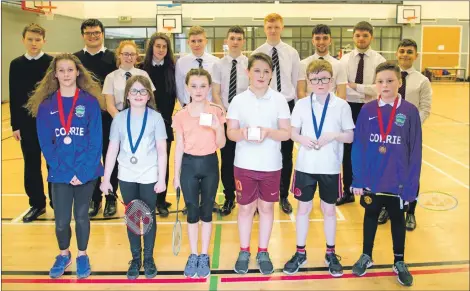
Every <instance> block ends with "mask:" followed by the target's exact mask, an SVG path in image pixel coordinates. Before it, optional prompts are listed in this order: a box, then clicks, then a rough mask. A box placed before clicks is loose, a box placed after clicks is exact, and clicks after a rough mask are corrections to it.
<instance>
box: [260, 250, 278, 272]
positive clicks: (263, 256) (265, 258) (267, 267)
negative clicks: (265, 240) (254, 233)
mask: <svg viewBox="0 0 470 291" xmlns="http://www.w3.org/2000/svg"><path fill="white" fill-rule="evenodd" d="M256 262H257V263H258V267H259V271H260V272H261V274H263V275H269V274H271V273H272V272H274V267H273V263H272V262H271V259H270V258H269V253H268V252H259V253H258V254H257V255H256Z"/></svg>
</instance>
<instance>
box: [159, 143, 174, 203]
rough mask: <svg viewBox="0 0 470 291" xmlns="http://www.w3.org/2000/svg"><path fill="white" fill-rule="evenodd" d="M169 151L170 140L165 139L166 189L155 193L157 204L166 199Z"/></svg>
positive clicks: (168, 176)
mask: <svg viewBox="0 0 470 291" xmlns="http://www.w3.org/2000/svg"><path fill="white" fill-rule="evenodd" d="M170 151H171V141H169V140H167V141H166V156H167V159H166V176H165V185H166V189H165V191H163V192H162V193H158V195H157V204H160V205H162V204H163V203H165V201H166V193H167V191H168V179H169V178H170Z"/></svg>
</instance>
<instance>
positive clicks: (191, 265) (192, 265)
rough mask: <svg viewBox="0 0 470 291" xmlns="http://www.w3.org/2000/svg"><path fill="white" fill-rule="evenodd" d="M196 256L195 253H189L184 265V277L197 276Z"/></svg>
mask: <svg viewBox="0 0 470 291" xmlns="http://www.w3.org/2000/svg"><path fill="white" fill-rule="evenodd" d="M197 258H198V256H197V255H195V254H191V255H189V258H188V262H187V263H186V267H184V276H185V277H186V278H195V277H196V276H197V263H198V262H197V261H198V260H197Z"/></svg>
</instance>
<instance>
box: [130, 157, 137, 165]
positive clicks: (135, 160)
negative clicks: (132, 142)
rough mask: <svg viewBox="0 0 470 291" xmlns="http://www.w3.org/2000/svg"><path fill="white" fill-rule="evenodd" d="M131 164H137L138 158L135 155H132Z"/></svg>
mask: <svg viewBox="0 0 470 291" xmlns="http://www.w3.org/2000/svg"><path fill="white" fill-rule="evenodd" d="M131 164H134V165H135V164H137V158H136V157H135V156H132V158H131Z"/></svg>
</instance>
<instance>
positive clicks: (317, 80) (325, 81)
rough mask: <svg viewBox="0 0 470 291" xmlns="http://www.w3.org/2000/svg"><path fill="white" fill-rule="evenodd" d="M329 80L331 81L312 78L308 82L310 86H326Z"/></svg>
mask: <svg viewBox="0 0 470 291" xmlns="http://www.w3.org/2000/svg"><path fill="white" fill-rule="evenodd" d="M330 80H331V78H321V79H318V78H313V79H310V80H309V81H310V84H312V85H318V84H320V82H321V83H322V84H328V83H330Z"/></svg>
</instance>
